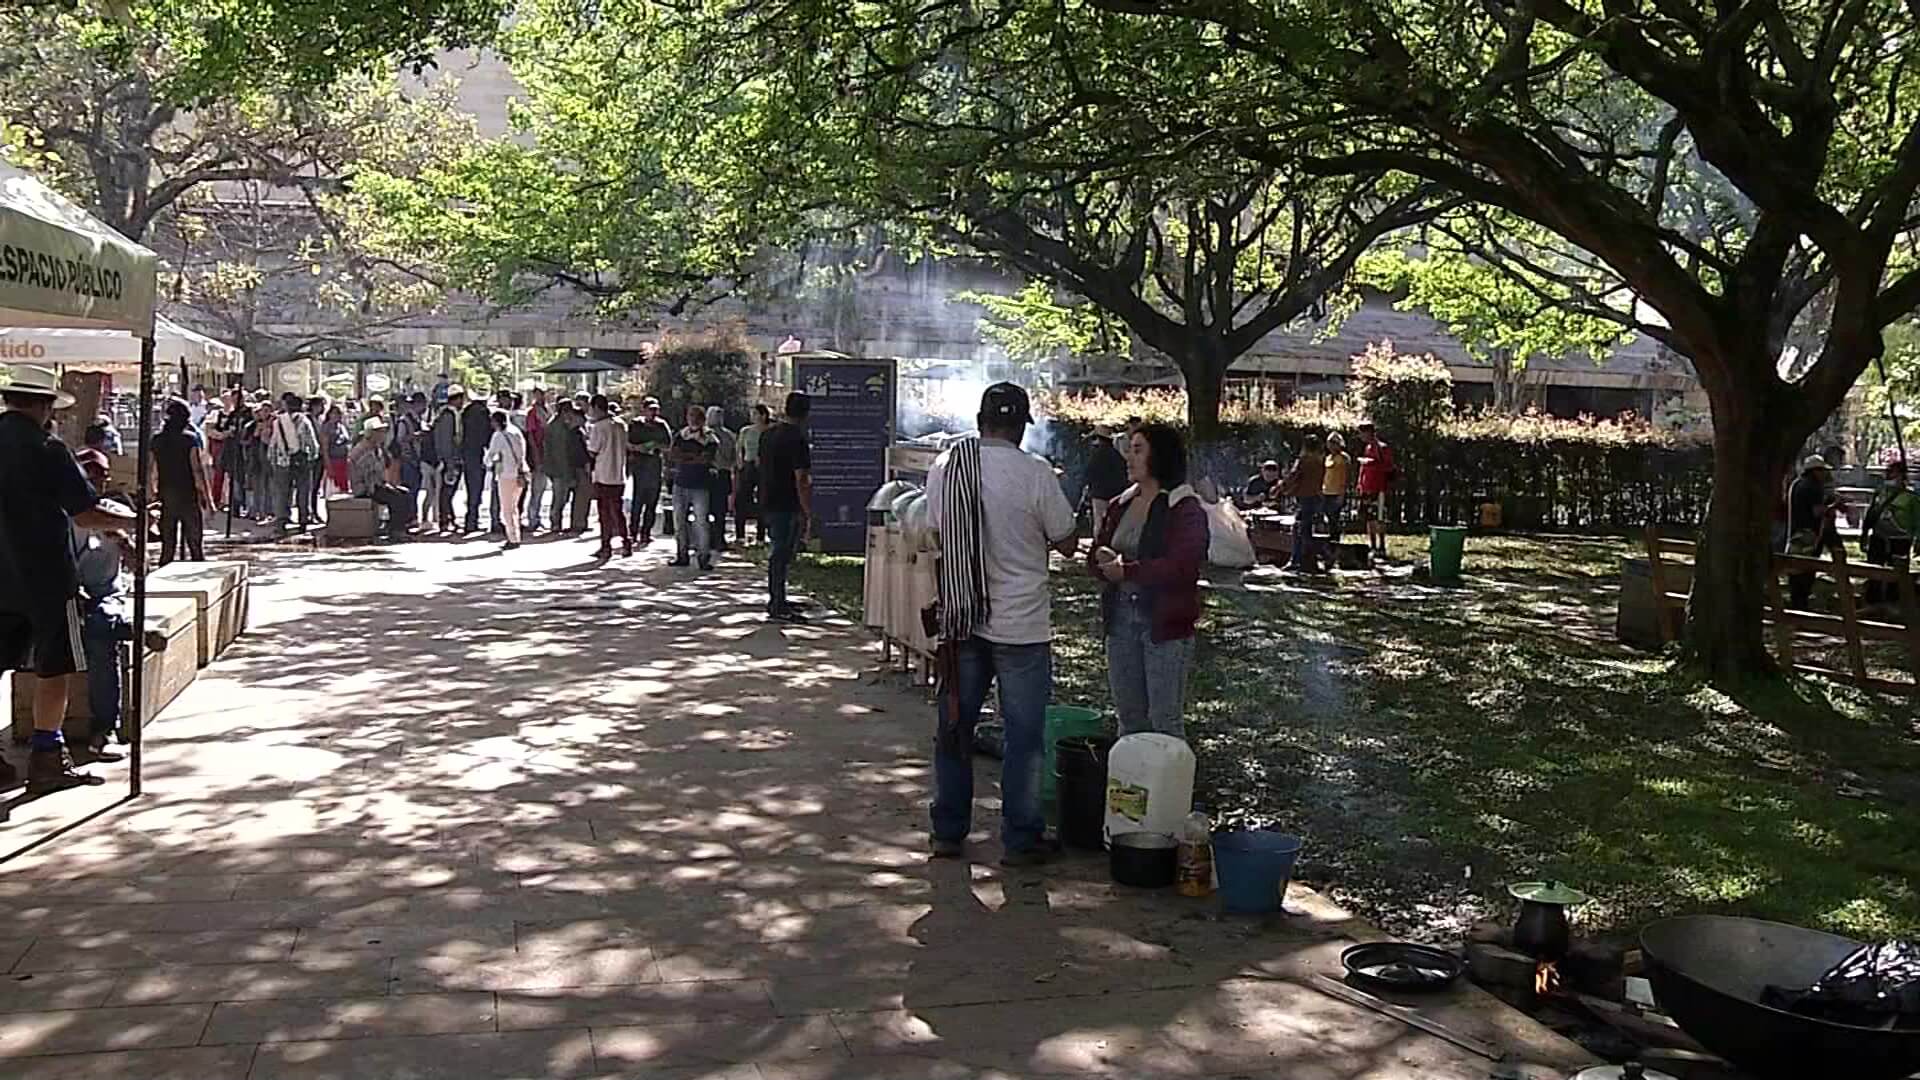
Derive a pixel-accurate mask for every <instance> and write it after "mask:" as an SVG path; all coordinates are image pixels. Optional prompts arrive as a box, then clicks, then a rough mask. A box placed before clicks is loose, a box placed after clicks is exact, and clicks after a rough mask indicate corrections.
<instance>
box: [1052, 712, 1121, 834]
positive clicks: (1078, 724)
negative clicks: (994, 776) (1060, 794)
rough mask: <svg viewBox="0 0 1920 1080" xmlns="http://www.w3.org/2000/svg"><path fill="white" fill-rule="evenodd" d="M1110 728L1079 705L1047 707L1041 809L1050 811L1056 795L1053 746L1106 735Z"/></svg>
mask: <svg viewBox="0 0 1920 1080" xmlns="http://www.w3.org/2000/svg"><path fill="white" fill-rule="evenodd" d="M1106 733H1107V728H1106V725H1105V724H1102V723H1101V722H1100V714H1099V713H1097V712H1095V711H1094V710H1092V709H1083V708H1080V707H1079V706H1077V705H1049V706H1047V731H1046V736H1045V745H1044V749H1043V752H1044V753H1045V755H1046V757H1045V759H1044V761H1043V763H1042V764H1041V766H1040V805H1041V806H1042V807H1045V808H1047V809H1048V810H1051V809H1052V808H1053V792H1054V775H1053V770H1054V767H1055V761H1054V749H1053V748H1054V744H1055V743H1058V742H1059V741H1060V740H1061V739H1071V738H1073V737H1075V736H1096V735H1105V734H1106Z"/></svg>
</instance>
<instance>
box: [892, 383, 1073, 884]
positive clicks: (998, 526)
mask: <svg viewBox="0 0 1920 1080" xmlns="http://www.w3.org/2000/svg"><path fill="white" fill-rule="evenodd" d="M1032 421H1033V410H1032V406H1031V404H1030V403H1029V402H1028V400H1027V394H1026V391H1024V390H1022V389H1021V388H1019V387H1018V386H1015V385H1013V384H1012V383H997V384H995V385H993V386H990V387H988V388H987V392H986V394H985V395H984V396H983V397H982V398H981V401H980V417H979V424H980V440H979V480H978V484H977V488H978V490H977V491H967V490H963V489H961V488H960V487H959V486H958V484H959V483H960V481H958V480H956V479H954V478H953V477H954V476H955V475H956V474H964V473H966V472H967V471H968V469H969V468H970V465H963V464H962V463H963V462H964V459H956V457H955V455H956V454H959V453H962V452H963V451H962V450H961V449H960V448H955V449H949V450H948V451H947V452H945V453H943V454H941V455H940V457H939V458H937V459H936V460H935V461H934V463H933V468H932V469H931V470H930V471H929V472H928V475H927V504H928V510H929V513H930V516H931V519H932V523H933V527H934V529H935V530H937V531H938V532H939V533H940V535H941V548H942V550H943V552H945V553H946V554H945V555H944V556H943V557H944V558H965V557H969V556H970V557H972V558H974V559H977V560H978V562H979V564H980V566H981V569H982V570H983V571H984V581H985V599H986V600H987V605H986V610H985V611H984V612H982V613H981V615H982V616H983V617H980V618H978V619H976V620H975V621H974V622H973V625H972V627H971V634H970V636H968V637H967V638H966V639H965V640H963V641H959V642H958V643H957V645H956V649H957V655H956V657H955V665H954V669H953V678H954V682H955V685H954V686H953V687H943V688H942V693H941V695H940V710H941V718H940V728H941V731H942V733H943V737H941V738H939V739H937V740H936V742H935V749H934V795H933V811H932V824H933V838H932V843H931V850H932V853H933V855H934V857H935V858H958V857H960V856H961V855H963V854H964V853H965V844H966V838H967V834H968V833H969V832H970V831H972V827H973V759H972V755H971V752H970V747H969V746H968V745H966V738H967V734H968V733H971V731H972V730H973V725H974V723H975V721H977V720H978V719H979V717H980V706H981V703H982V702H983V701H985V700H986V696H987V689H988V687H989V686H991V685H992V684H994V683H996V682H997V683H998V684H999V688H1000V719H1001V722H1002V723H1003V724H1005V726H1006V751H1005V756H1004V757H1003V759H1002V763H1001V775H1000V789H1001V797H1002V806H1003V810H1002V814H1003V821H1002V826H1001V841H1002V846H1003V848H1004V853H1003V854H1002V856H1001V860H1000V861H1001V865H1003V866H1036V865H1039V864H1040V863H1043V862H1046V861H1047V860H1048V859H1049V858H1051V856H1052V854H1053V848H1052V845H1051V844H1050V843H1049V842H1048V841H1047V839H1046V837H1045V835H1044V832H1045V827H1046V822H1045V818H1044V816H1043V813H1042V809H1041V806H1040V767H1041V762H1042V760H1043V755H1042V753H1041V746H1042V735H1043V733H1044V730H1045V727H1046V713H1047V705H1048V704H1049V703H1050V702H1051V701H1052V698H1053V653H1052V641H1053V628H1052V625H1051V608H1050V603H1049V597H1048V590H1047V557H1048V552H1049V551H1058V552H1059V553H1060V554H1061V555H1063V556H1065V557H1067V558H1072V557H1073V553H1074V549H1075V547H1076V546H1077V538H1076V535H1075V524H1076V523H1075V520H1074V513H1073V507H1072V505H1071V504H1069V503H1068V502H1067V496H1066V494H1065V493H1064V492H1063V491H1061V490H1060V481H1059V479H1058V478H1057V477H1056V476H1055V475H1054V472H1053V467H1052V466H1050V465H1048V464H1047V463H1046V461H1044V460H1042V459H1041V458H1038V457H1035V456H1034V455H1032V454H1028V453H1025V452H1023V451H1022V450H1021V449H1020V441H1021V439H1022V438H1023V437H1025V434H1026V427H1027V425H1028V424H1029V423H1031V422H1032ZM976 511H977V512H976ZM972 520H977V521H978V523H979V535H978V537H977V538H969V537H965V536H961V535H960V532H961V530H963V529H967V528H968V527H969V526H968V525H967V524H966V523H967V522H969V521H972ZM942 602H943V603H945V599H944V597H943V601H942ZM956 710H957V712H956ZM956 731H957V732H960V733H962V738H960V739H952V738H948V737H945V733H948V732H956Z"/></svg>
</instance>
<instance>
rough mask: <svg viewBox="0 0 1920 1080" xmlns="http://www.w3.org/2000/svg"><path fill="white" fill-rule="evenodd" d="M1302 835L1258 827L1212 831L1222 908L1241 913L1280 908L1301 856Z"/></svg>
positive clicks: (1214, 860) (1256, 912) (1254, 912)
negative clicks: (1296, 860)
mask: <svg viewBox="0 0 1920 1080" xmlns="http://www.w3.org/2000/svg"><path fill="white" fill-rule="evenodd" d="M1300 843H1301V841H1300V838H1299V837H1297V836H1288V835H1287V834H1286V833H1277V832H1267V831H1266V830H1264V829H1257V830H1252V831H1248V832H1217V833H1214V834H1213V865H1214V868H1215V869H1216V870H1218V871H1219V874H1220V908H1221V910H1223V911H1231V912H1236V913H1239V914H1247V915H1254V914H1261V913H1264V912H1271V911H1279V910H1280V901H1281V899H1282V898H1284V897H1285V896H1286V895H1287V881H1288V880H1289V879H1291V878H1292V877H1293V861H1294V860H1295V859H1297V858H1299V857H1300Z"/></svg>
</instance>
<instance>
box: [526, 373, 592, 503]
mask: <svg viewBox="0 0 1920 1080" xmlns="http://www.w3.org/2000/svg"><path fill="white" fill-rule="evenodd" d="M585 427H586V417H584V416H582V415H581V414H580V410H579V409H576V408H574V407H573V402H572V401H571V400H570V399H568V398H561V399H560V404H559V405H558V406H556V407H555V411H554V416H553V422H552V423H550V424H548V425H547V426H546V429H545V437H544V440H543V442H542V447H543V453H542V454H541V456H540V465H539V469H540V471H541V472H542V473H544V474H545V475H546V478H547V483H548V485H549V486H550V487H551V488H552V489H553V512H552V513H553V518H552V520H553V532H554V533H555V535H578V534H580V533H583V532H586V531H587V504H588V503H590V502H592V501H593V476H592V474H591V473H589V472H588V467H589V464H590V463H589V462H588V460H587V440H586V436H585V435H583V434H582V433H581V432H582V430H583V429H584V428H585Z"/></svg>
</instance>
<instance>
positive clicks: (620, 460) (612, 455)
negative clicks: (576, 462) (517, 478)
mask: <svg viewBox="0 0 1920 1080" xmlns="http://www.w3.org/2000/svg"><path fill="white" fill-rule="evenodd" d="M587 410H588V415H590V416H591V417H592V418H593V423H592V425H591V426H590V427H588V428H587V456H588V457H590V458H592V459H593V504H594V506H595V507H597V508H598V509H599V512H600V550H599V551H598V552H596V553H595V555H596V557H597V558H602V559H611V558H613V538H614V537H615V536H619V537H620V544H621V551H620V554H621V556H622V557H626V556H630V555H632V554H633V534H632V533H629V532H628V531H627V516H626V514H625V513H623V512H622V508H621V506H620V496H621V495H623V494H625V493H626V490H627V425H626V424H624V423H622V422H621V420H620V418H619V417H617V416H615V415H613V406H612V403H610V402H609V401H608V400H607V395H605V394H595V395H594V396H593V400H592V401H590V402H588V404H587Z"/></svg>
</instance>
